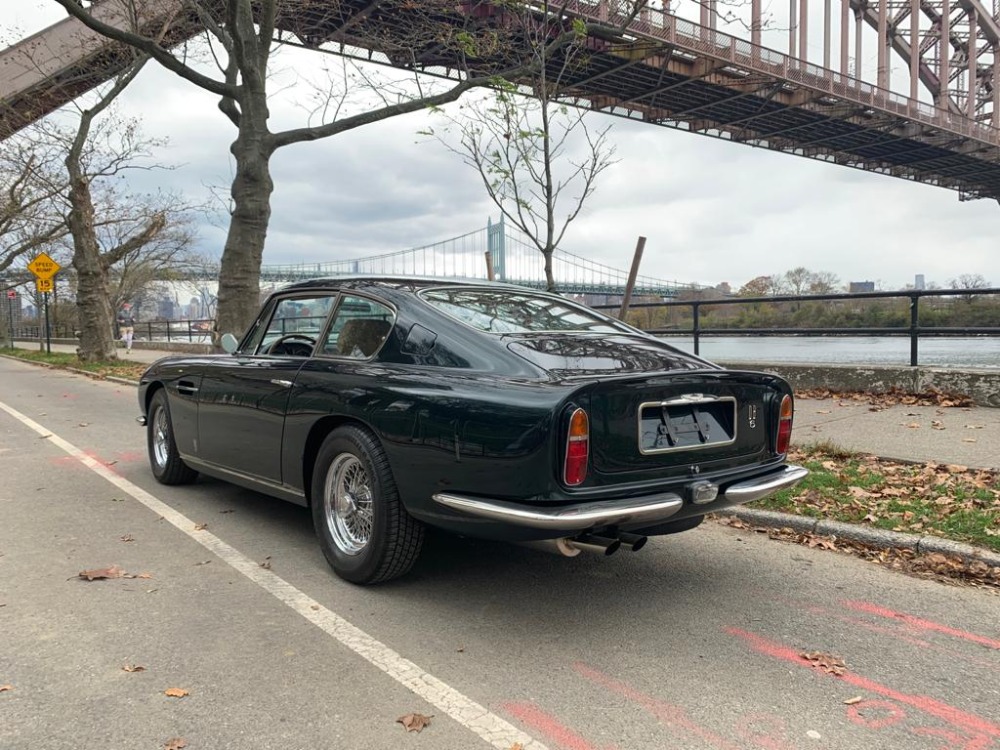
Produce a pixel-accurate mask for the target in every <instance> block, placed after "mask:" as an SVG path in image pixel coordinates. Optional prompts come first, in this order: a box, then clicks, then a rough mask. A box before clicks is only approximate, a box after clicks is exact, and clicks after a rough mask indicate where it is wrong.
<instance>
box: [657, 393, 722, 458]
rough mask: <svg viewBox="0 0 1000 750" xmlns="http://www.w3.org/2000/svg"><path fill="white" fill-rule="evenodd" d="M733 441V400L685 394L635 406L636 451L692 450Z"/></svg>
mask: <svg viewBox="0 0 1000 750" xmlns="http://www.w3.org/2000/svg"><path fill="white" fill-rule="evenodd" d="M735 441H736V399H735V398H732V397H731V396H723V397H716V396H706V395H702V394H699V393H693V394H687V395H684V396H680V397H678V398H672V399H669V400H666V401H647V402H645V403H642V404H640V405H639V452H640V453H642V454H650V453H667V452H670V451H684V450H696V449H699V448H714V447H718V446H722V445H729V444H730V443H733V442H735Z"/></svg>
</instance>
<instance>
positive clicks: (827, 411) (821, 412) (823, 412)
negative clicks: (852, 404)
mask: <svg viewBox="0 0 1000 750" xmlns="http://www.w3.org/2000/svg"><path fill="white" fill-rule="evenodd" d="M816 413H817V414H829V413H830V410H829V409H817V410H816Z"/></svg>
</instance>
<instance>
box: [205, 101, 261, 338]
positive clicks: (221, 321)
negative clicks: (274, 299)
mask: <svg viewBox="0 0 1000 750" xmlns="http://www.w3.org/2000/svg"><path fill="white" fill-rule="evenodd" d="M255 98H256V97H255ZM247 99H251V97H247ZM230 150H231V151H232V154H233V156H234V157H235V160H236V176H235V178H234V179H233V185H232V190H231V195H232V197H233V215H232V219H231V220H230V223H229V233H228V234H227V235H226V246H225V249H224V250H223V252H222V263H221V267H220V270H219V306H218V315H217V316H216V323H215V326H216V328H215V335H214V336H213V343H214V344H215V347H216V350H219V348H220V347H219V339H220V337H221V335H222V334H224V333H232V334H233V335H235V336H236V338H240V336H241V335H242V333H243V332H244V331H245V330H246V329H247V327H248V326H249V325H250V323H252V322H253V320H254V318H255V317H256V315H257V311H258V309H259V307H260V264H261V261H262V259H263V256H264V240H265V238H266V236H267V226H268V222H269V221H270V218H271V192H272V191H273V190H274V183H273V182H272V181H271V167H270V159H271V154H272V153H273V148H272V145H271V136H270V133H269V132H268V130H267V101H266V99H265V98H264V97H259V100H258V101H256V102H250V101H247V102H244V109H243V111H242V113H241V122H240V132H239V135H238V136H237V138H236V140H235V141H234V142H233V145H232V146H231V147H230Z"/></svg>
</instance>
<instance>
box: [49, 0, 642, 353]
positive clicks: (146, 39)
mask: <svg viewBox="0 0 1000 750" xmlns="http://www.w3.org/2000/svg"><path fill="white" fill-rule="evenodd" d="M55 2H57V3H58V4H59V5H61V6H62V7H64V8H65V9H66V10H67V12H69V13H70V14H71V15H72V16H74V17H76V18H78V19H80V21H81V22H82V23H84V24H85V25H86V26H88V27H89V28H91V29H93V30H95V31H97V32H98V33H100V34H103V35H105V36H107V37H109V38H111V39H113V40H116V41H119V42H122V43H125V44H127V45H130V46H132V47H134V48H136V49H138V50H140V51H142V52H143V53H144V54H148V55H150V56H151V57H152V58H153V59H155V60H156V61H157V62H158V63H160V64H161V65H163V66H164V67H165V68H167V69H168V70H170V71H173V72H174V73H176V74H177V75H179V76H181V77H182V78H184V79H185V80H187V81H189V82H191V83H193V84H195V85H196V86H199V87H201V88H203V89H205V90H206V91H209V92H211V93H213V94H216V95H217V96H218V97H219V108H220V110H221V111H222V112H223V113H224V114H225V115H226V117H228V118H229V120H230V121H231V122H232V123H233V125H234V126H235V127H236V129H237V135H236V139H235V140H234V141H233V144H232V146H231V148H230V150H231V152H232V154H233V157H234V160H235V165H236V170H235V176H234V178H233V183H232V188H231V196H232V218H231V221H230V224H229V231H228V235H227V237H226V244H225V248H224V250H223V255H222V265H221V270H220V275H219V310H218V319H217V322H216V326H217V330H216V333H217V334H218V333H219V332H221V331H236V330H242V329H243V328H244V327H245V326H246V325H247V324H248V323H249V322H250V321H251V320H252V319H253V316H254V315H255V314H256V311H257V306H258V304H257V299H258V295H259V283H260V265H261V261H262V257H263V251H264V243H265V238H266V235H267V229H268V224H269V220H270V211H271V208H270V197H271V192H272V190H273V183H272V180H271V170H270V160H271V158H272V156H273V155H274V153H275V152H276V151H277V150H278V149H280V148H282V147H284V146H288V145H292V144H295V143H301V142H305V141H313V140H317V139H320V138H327V137H330V136H334V135H338V134H340V133H343V132H346V131H348V130H353V129H354V128H357V127H361V126H364V125H367V124H370V123H373V122H377V121H380V120H385V119H388V118H390V117H395V116H397V115H402V114H406V113H408V112H415V111H418V110H421V109H425V108H427V107H436V106H440V105H443V104H445V103H447V102H451V101H455V100H456V99H458V98H459V97H460V96H461V95H462V94H463V93H465V92H466V91H469V90H470V89H473V88H476V87H481V86H491V85H494V84H495V83H497V81H498V80H518V79H520V78H521V77H523V76H524V75H526V74H527V73H531V72H534V71H537V61H536V60H535V59H533V58H532V56H531V55H530V54H526V53H525V51H524V46H523V45H522V44H521V43H520V40H518V39H517V38H516V37H515V36H514V35H513V34H512V33H511V31H510V30H509V29H508V28H507V27H506V25H505V24H503V23H499V22H497V23H486V22H484V19H483V17H482V16H481V15H480V14H477V13H472V12H467V9H465V10H463V8H462V6H461V5H459V4H456V3H455V2H453V0H422V1H421V2H419V3H417V2H413V0H383V1H382V2H379V3H372V4H370V5H369V6H368V7H367V9H365V10H363V11H356V10H353V9H352V8H351V6H349V5H348V4H346V3H337V2H314V1H312V0H217V1H215V2H208V1H207V0H175V2H172V3H163V4H161V3H145V4H140V3H137V2H135V0H104V2H102V3H100V6H101V7H104V8H106V7H108V6H109V5H110V4H111V3H118V4H119V5H120V6H121V8H122V10H123V13H122V16H123V17H124V18H129V19H136V18H138V19H139V21H140V23H139V26H142V25H143V24H142V21H143V19H148V16H149V13H151V12H153V11H155V12H158V13H160V16H159V17H158V18H162V17H164V16H165V15H167V14H169V13H172V14H174V17H175V18H176V19H178V21H177V23H178V24H188V26H196V27H198V28H204V29H206V30H207V32H208V35H209V40H210V44H211V45H212V46H211V52H212V54H213V56H214V57H215V59H216V60H217V62H218V67H219V70H220V75H219V76H217V77H212V76H209V75H206V74H205V73H203V72H201V69H199V67H198V66H196V65H192V64H190V62H189V61H188V60H187V59H186V58H185V53H186V52H187V49H188V48H187V46H186V45H180V46H178V45H177V39H178V37H180V38H184V37H185V34H183V33H181V32H172V33H168V34H166V37H165V38H166V39H167V40H168V41H166V42H164V41H158V40H157V39H156V38H153V37H150V36H147V35H144V34H141V33H135V32H132V31H128V30H126V26H125V25H123V26H116V25H113V24H110V23H105V22H103V21H101V20H98V19H97V18H95V17H94V14H93V13H92V12H91V10H90V9H87V8H84V7H83V6H82V4H80V3H78V2H77V1H76V0H55ZM626 5H629V6H634V8H631V9H630V10H631V13H630V14H626V15H628V16H629V17H627V18H625V21H624V23H625V24H627V23H628V22H629V20H630V19H631V17H634V16H635V14H637V13H638V12H639V10H640V9H641V8H642V7H644V6H645V5H646V0H635V2H629V3H626ZM537 23H538V24H539V25H540V26H542V27H544V28H545V29H547V32H546V33H547V34H548V36H547V39H548V42H547V46H548V48H549V49H550V51H552V50H557V49H560V48H562V47H564V46H566V45H569V44H571V43H573V42H574V40H576V39H578V38H579V36H580V34H581V33H588V32H589V31H590V30H591V29H590V28H589V27H588V26H587V25H586V24H573V25H572V26H568V25H567V22H566V20H565V16H564V15H562V14H560V13H558V12H556V13H552V14H551V15H549V16H544V15H540V16H539V17H538V19H537ZM607 26H608V25H607V24H604V25H603V28H604V29H605V30H606V29H607ZM595 28H596V26H595ZM279 29H281V30H282V32H281V33H282V34H284V33H285V32H287V33H288V34H289V36H286V37H284V40H285V41H293V38H294V39H297V40H298V43H301V44H304V45H306V46H312V47H318V46H320V45H322V44H324V43H326V42H332V43H334V44H337V45H340V46H339V51H340V52H342V53H345V54H355V55H357V56H358V57H365V56H368V57H369V58H371V56H370V55H368V53H367V52H366V51H367V50H373V51H375V53H377V55H376V57H377V58H378V59H380V60H382V61H384V62H388V63H390V64H392V65H394V66H396V67H399V68H405V69H408V70H411V71H412V72H413V75H414V78H413V80H412V81H411V83H410V85H409V86H408V87H407V88H406V89H402V88H397V89H395V90H389V91H386V90H383V89H379V88H375V89H371V88H369V91H371V92H374V93H375V94H376V102H375V103H374V104H372V103H370V102H369V103H367V104H366V106H365V107H364V108H362V109H361V111H353V112H348V108H346V107H345V106H343V105H345V104H347V101H348V98H349V93H350V91H349V90H348V89H345V90H344V91H342V92H341V93H340V94H339V95H332V96H330V97H328V98H327V100H326V101H325V102H324V103H323V105H322V107H321V109H320V111H319V115H320V119H321V120H322V122H320V123H318V124H309V125H307V126H304V127H299V128H292V129H289V130H284V131H280V132H274V131H272V130H271V127H270V124H269V120H270V110H269V106H268V102H269V94H270V87H269V85H268V63H269V61H270V60H271V57H272V49H273V47H272V42H273V41H274V39H275V37H276V36H279V32H278V30H279ZM193 33H194V32H193V31H192V32H191V33H188V34H187V35H186V36H191V35H192V34H193ZM171 45H173V46H171ZM175 50H176V51H175ZM434 66H438V67H441V66H447V67H448V68H449V70H450V72H451V75H452V78H451V79H449V80H447V81H445V80H439V81H438V84H437V85H436V86H432V85H431V84H430V83H428V81H427V79H424V78H422V77H421V76H420V75H419V73H420V71H422V70H424V69H426V68H433V67H434ZM345 80H346V79H345ZM356 80H357V79H356ZM360 80H361V81H362V82H364V81H366V80H368V79H367V78H364V77H362V78H361V79H360ZM378 97H381V98H378Z"/></svg>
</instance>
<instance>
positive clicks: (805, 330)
mask: <svg viewBox="0 0 1000 750" xmlns="http://www.w3.org/2000/svg"><path fill="white" fill-rule="evenodd" d="M989 297H994V298H995V304H993V305H991V306H990V307H989V308H988V312H987V316H990V315H992V322H993V323H1000V289H998V288H989V289H933V290H907V291H902V292H861V293H855V294H806V295H782V296H775V297H724V298H721V299H689V300H671V301H669V302H633V303H632V304H631V305H630V306H629V311H630V312H633V311H635V310H642V309H652V308H666V309H670V308H680V309H682V310H689V311H690V315H689V316H686V315H685V316H683V318H684V319H682V320H680V321H678V323H677V324H676V325H670V326H660V327H652V326H651V327H645V328H644V330H645V331H646V332H647V333H652V334H656V335H662V336H671V335H675V336H679V335H683V336H691V337H692V338H693V340H694V353H695V354H699V353H700V352H699V343H700V340H701V338H702V337H707V336H816V337H820V336H906V337H909V339H910V366H911V367H916V366H918V365H919V364H920V359H919V352H920V339H921V337H924V338H927V337H955V336H1000V325H957V326H956V325H932V324H921V307H920V301H921V300H922V299H924V300H928V299H940V300H941V302H940V303H939V306H938V307H937V308H935V309H934V312H936V313H938V315H939V317H942V318H949V317H950V318H956V317H960V315H959V314H958V313H957V312H956V310H955V307H956V306H957V305H960V304H965V303H971V302H976V301H979V303H980V304H982V302H983V301H984V300H988V298H989ZM877 300H890V301H891V300H906V301H907V308H908V310H907V313H908V314H907V315H905V316H904V318H905V322H904V324H902V325H886V326H863V325H856V326H809V325H800V324H796V325H776V326H767V327H753V328H747V327H740V326H729V325H718V319H716V325H705V324H704V322H703V321H704V318H705V310H706V309H707V308H716V307H722V306H732V305H738V306H763V305H768V306H770V309H771V310H772V312H773V311H775V309H776V308H777V312H778V313H779V314H783V315H784V317H791V316H792V315H794V312H796V311H797V310H798V309H799V308H798V307H796V306H801V305H802V304H803V303H814V302H826V303H829V304H830V305H833V304H839V305H840V306H841V307H843V306H844V305H845V304H847V303H852V302H868V303H871V302H874V301H877ZM929 305H930V303H929V302H928V303H926V304H925V307H924V308H923V309H924V311H925V312H926V313H928V314H929V313H930V312H931V309H930V307H929ZM594 308H595V309H597V310H604V311H607V312H610V311H616V312H617V311H618V310H619V309H620V306H619V305H594ZM782 308H784V309H782ZM758 311H759V307H758ZM616 312H615V313H611V314H616ZM712 312H714V311H712ZM949 312H950V313H951V314H950V315H949ZM688 317H689V319H688ZM859 317H861V316H859ZM710 322H711V321H710ZM683 324H687V325H683ZM640 327H642V326H640Z"/></svg>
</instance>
